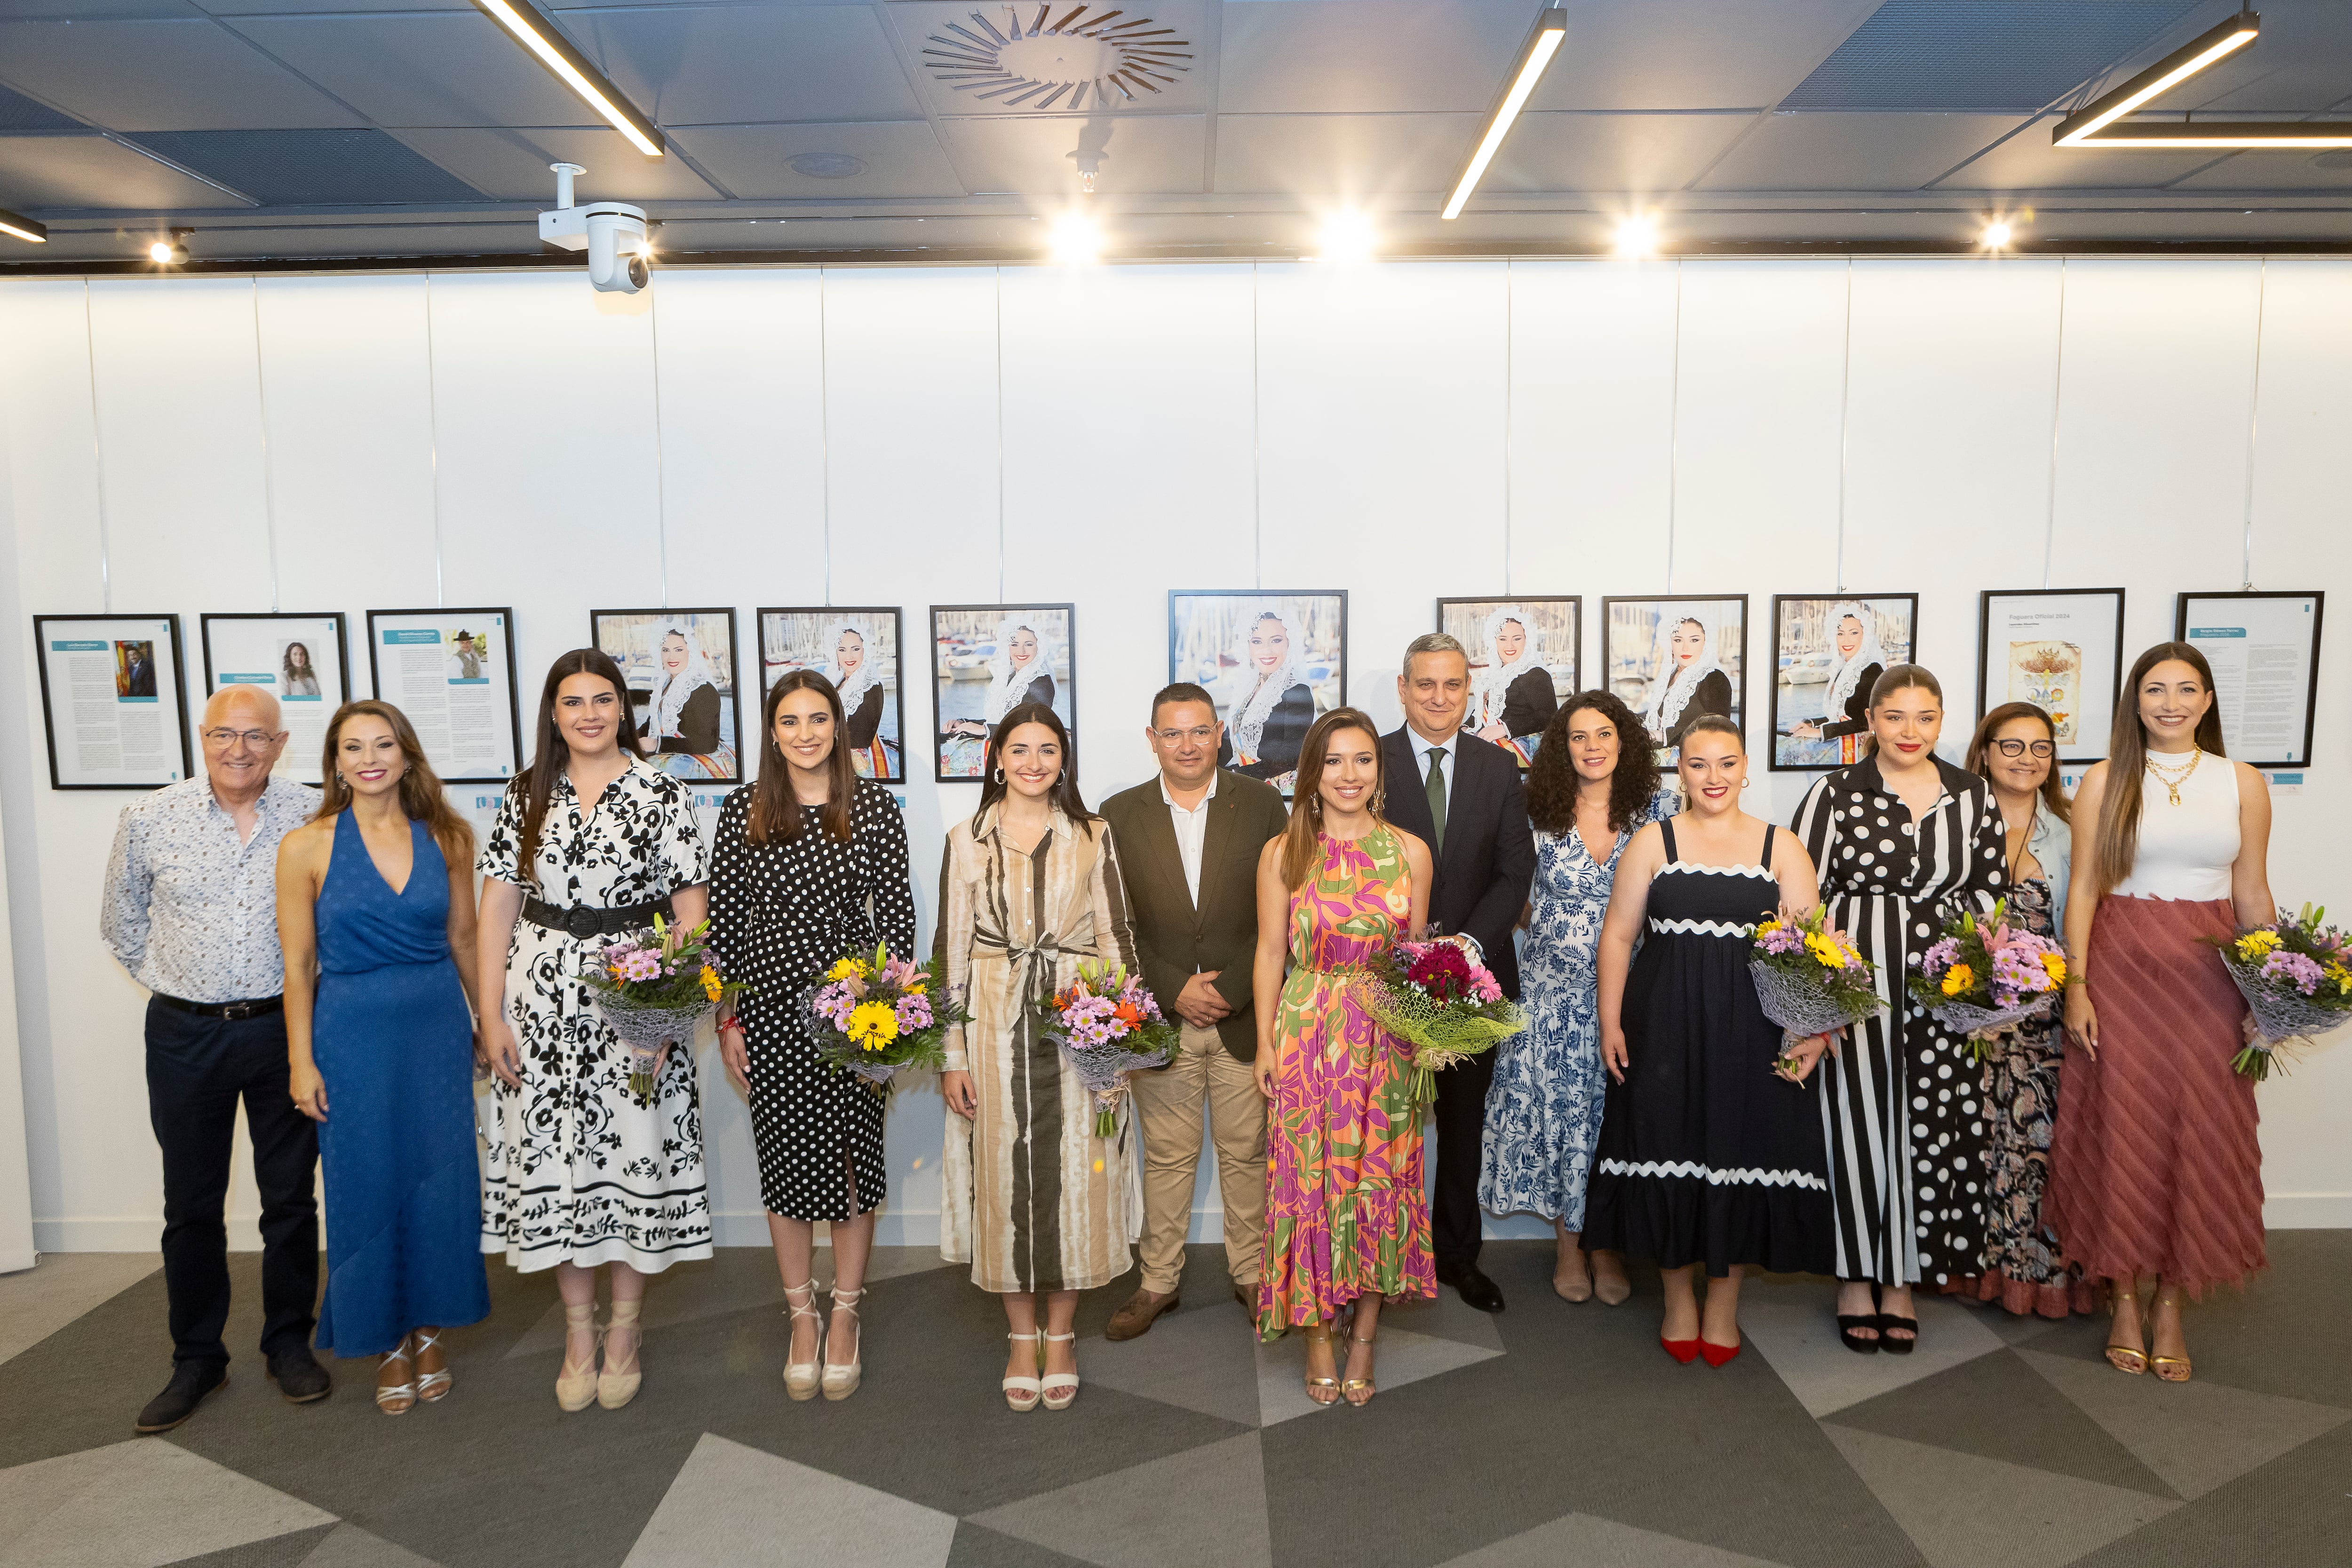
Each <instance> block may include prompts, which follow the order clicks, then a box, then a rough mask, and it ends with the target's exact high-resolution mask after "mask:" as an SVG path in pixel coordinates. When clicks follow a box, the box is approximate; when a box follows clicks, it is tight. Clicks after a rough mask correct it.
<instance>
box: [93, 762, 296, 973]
mask: <svg viewBox="0 0 2352 1568" xmlns="http://www.w3.org/2000/svg"><path fill="white" fill-rule="evenodd" d="M318 807H319V792H318V791H317V790H315V789H312V788H311V787H310V785H308V784H296V783H294V782H293V781H291V780H289V779H282V778H273V779H271V780H270V781H269V783H268V784H267V785H265V786H264V787H263V789H262V792H261V795H260V798H259V799H257V800H256V801H255V802H254V812H255V815H256V817H257V820H256V822H255V825H254V829H253V837H251V838H250V839H241V838H239V837H238V835H237V830H236V818H235V817H234V816H230V815H229V814H228V813H227V812H226V811H225V810H223V809H222V807H221V804H220V802H219V801H218V800H216V799H215V798H214V796H213V784H212V780H210V779H209V778H206V777H205V775H204V774H202V773H199V774H197V775H196V776H195V777H194V778H192V779H182V780H181V781H180V782H179V783H178V784H166V785H164V786H163V788H162V789H159V790H157V791H155V793H154V794H152V795H149V796H147V798H146V799H144V800H141V801H136V802H133V803H132V804H131V805H127V806H125V807H124V808H123V811H122V820H121V823H120V824H119V825H118V826H116V828H115V830H114V850H113V853H112V854H110V855H109V856H108V857H107V861H106V887H105V890H104V893H103V896H102V901H101V903H100V909H99V930H100V933H101V934H102V935H103V936H104V937H105V938H106V945H107V946H108V947H110V948H111V949H113V951H114V956H115V957H116V958H118V959H120V960H121V963H122V967H123V968H125V969H127V970H129V971H131V978H132V979H134V980H136V981H138V982H139V984H142V985H144V986H145V987H147V989H148V990H150V991H160V992H162V993H163V994H164V995H166V996H177V997H179V998H180V999H181V1000H182V1001H184V1002H254V1001H259V1000H260V999H261V998H263V997H266V996H275V995H278V994H279V993H281V992H282V991H284V990H285V988H286V958H285V954H284V953H283V952H280V951H279V949H278V841H279V840H280V839H283V838H284V837H286V835H287V834H288V833H289V832H291V831H293V830H294V829H295V828H297V827H299V826H302V824H304V823H305V822H308V821H309V820H310V814H311V813H312V812H314V811H316V810H317V809H318Z"/></svg>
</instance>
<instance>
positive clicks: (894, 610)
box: [751, 605, 907, 784]
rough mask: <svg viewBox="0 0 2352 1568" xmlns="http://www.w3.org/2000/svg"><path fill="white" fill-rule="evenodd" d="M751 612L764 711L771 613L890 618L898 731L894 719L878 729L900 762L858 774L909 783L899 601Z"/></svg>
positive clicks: (781, 607)
mask: <svg viewBox="0 0 2352 1568" xmlns="http://www.w3.org/2000/svg"><path fill="white" fill-rule="evenodd" d="M751 614H752V625H753V629H754V631H755V632H756V633H757V636H758V641H759V660H760V711H761V712H762V713H764V712H766V711H767V698H768V688H769V687H770V686H772V684H774V678H772V677H771V676H770V675H769V673H768V617H769V616H824V617H826V618H828V619H832V620H865V621H871V620H876V619H878V618H880V617H881V616H888V617H889V618H890V644H891V648H892V650H893V651H892V653H891V658H892V659H893V660H895V661H896V668H894V669H893V670H892V672H891V675H890V683H889V686H888V687H887V691H888V693H889V697H890V701H891V709H892V719H893V720H895V722H896V731H895V732H893V731H892V724H891V722H890V721H886V722H885V723H884V725H883V727H882V730H881V731H879V732H877V740H880V741H882V742H884V752H883V754H884V755H885V756H886V757H887V755H888V754H889V749H890V746H891V745H893V744H895V745H896V747H897V749H898V762H897V765H896V766H895V767H894V768H893V769H892V770H891V771H890V772H889V773H866V772H863V771H860V772H859V773H858V776H859V777H860V778H870V779H872V780H873V781H874V782H875V783H876V784H905V783H906V782H907V616H906V611H905V609H904V608H903V607H902V606H900V605H761V607H760V608H759V609H757V610H754V611H752V612H751ZM851 757H852V761H853V762H855V760H856V752H852V753H851Z"/></svg>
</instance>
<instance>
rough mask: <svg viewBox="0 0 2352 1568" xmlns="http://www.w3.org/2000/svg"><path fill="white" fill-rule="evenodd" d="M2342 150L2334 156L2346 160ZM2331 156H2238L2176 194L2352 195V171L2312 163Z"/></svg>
mask: <svg viewBox="0 0 2352 1568" xmlns="http://www.w3.org/2000/svg"><path fill="white" fill-rule="evenodd" d="M2343 155H2344V154H2343V153H2342V152H2341V151H2340V150H2339V151H2338V152H2336V153H2335V154H2334V156H2336V157H2337V158H2341V157H2343ZM2326 156H2329V154H2327V153H2314V152H2313V151H2312V150H2311V149H2310V148H2308V147H2297V148H2294V149H2287V148H2281V149H2279V150H2278V151H2277V152H2274V153H2273V152H2259V151H2257V152H2250V153H2234V154H2232V155H2231V156H2230V157H2227V158H2223V159H2221V161H2220V162H2218V163H2214V164H2213V165H2212V166H2211V167H2210V168H2205V169H2200V170H2199V171H2198V172H2197V173H2195V174H2191V175H2189V177H2188V178H2187V179H2185V180H2183V181H2181V182H2180V183H2179V184H2177V185H2174V186H2172V187H2171V188H2172V189H2173V190H2176V191H2343V192H2346V193H2347V194H2352V168H2347V167H2344V166H2341V165H2339V166H2337V167H2336V168H2332V169H2331V168H2328V167H2327V166H2326V165H2325V164H2321V163H2314V162H2312V160H2313V159H2314V158H2322V157H2326Z"/></svg>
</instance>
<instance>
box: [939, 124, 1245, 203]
mask: <svg viewBox="0 0 2352 1568" xmlns="http://www.w3.org/2000/svg"><path fill="white" fill-rule="evenodd" d="M940 134H941V135H942V136H944V137H945V138H946V139H947V145H948V152H949V154H950V156H952V157H953V158H954V159H955V163H956V167H957V168H959V169H961V170H962V171H963V175H964V178H965V179H966V180H968V181H969V182H971V189H972V190H973V192H974V193H976V194H992V193H997V192H1007V193H1012V194H1014V195H1024V196H1045V195H1066V196H1076V195H1079V173H1080V171H1081V170H1082V169H1083V168H1084V167H1086V166H1087V164H1088V163H1091V164H1092V165H1093V166H1094V169H1095V174H1096V181H1095V189H1096V191H1097V193H1098V194H1100V195H1197V194H1198V193H1199V192H1200V189H1201V180H1202V174H1203V173H1204V170H1203V167H1202V163H1203V159H1204V157H1205V154H1206V143H1207V139H1208V121H1206V120H1205V119H1204V118H1202V116H1200V115H1197V114H1124V115H1121V114H1093V115H1085V114H1046V115H1030V116H1023V117H1020V118H1014V117H1012V116H986V117H981V118H975V119H969V120H949V121H941V122H940Z"/></svg>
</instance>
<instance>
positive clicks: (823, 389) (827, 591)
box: [816, 267, 833, 606]
mask: <svg viewBox="0 0 2352 1568" xmlns="http://www.w3.org/2000/svg"><path fill="white" fill-rule="evenodd" d="M816 398H817V408H816V439H817V479H818V482H819V484H820V486H821V489H822V494H821V495H820V496H819V497H818V500H817V515H818V517H819V518H820V519H821V520H822V522H823V526H824V602H825V604H826V605H828V606H830V605H832V604H833V366H832V363H831V361H830V360H829V359H828V357H827V349H826V344H825V331H824V268H822V267H820V268H817V269H816Z"/></svg>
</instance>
